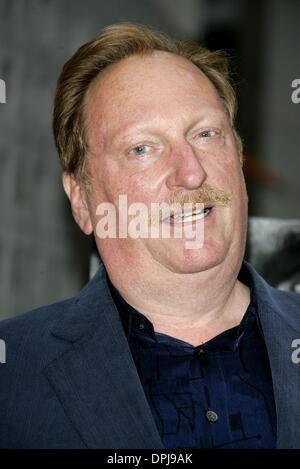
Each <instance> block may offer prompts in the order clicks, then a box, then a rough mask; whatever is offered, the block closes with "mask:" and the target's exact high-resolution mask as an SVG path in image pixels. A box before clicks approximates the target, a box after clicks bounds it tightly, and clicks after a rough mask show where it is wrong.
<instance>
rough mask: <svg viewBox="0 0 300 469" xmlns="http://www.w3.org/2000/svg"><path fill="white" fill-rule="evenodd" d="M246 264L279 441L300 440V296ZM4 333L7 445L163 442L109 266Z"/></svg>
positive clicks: (1, 367)
mask: <svg viewBox="0 0 300 469" xmlns="http://www.w3.org/2000/svg"><path fill="white" fill-rule="evenodd" d="M244 265H245V268H246V269H248V270H249V273H250V275H251V276H252V279H253V282H254V283H255V288H256V290H257V293H258V314H259V317H260V320H261V324H262V328H263V332H264V336H265V341H266V346H267V350H268V354H269V358H270V365H271V371H272V377H273V385H274V395H275V402H276V410H277V448H300V424H299V422H300V363H299V364H298V360H295V359H294V360H292V354H293V352H294V355H293V357H294V358H295V353H296V355H297V349H295V348H293V346H292V343H293V341H294V340H295V339H300V295H297V294H295V293H288V292H283V291H279V290H276V289H274V288H272V287H270V286H269V285H268V284H267V283H266V282H265V281H264V280H263V279H262V278H261V277H260V276H259V275H258V274H257V272H256V271H255V270H254V269H253V268H252V267H251V266H250V265H249V264H247V263H245V264H244ZM0 339H3V340H5V342H6V351H7V356H6V363H4V364H0V375H1V378H0V447H1V448H107V449H121V448H128V449H132V448H156V449H162V448H163V445H162V441H161V439H160V435H159V433H158V430H157V428H156V425H155V423H154V420H153V417H152V414H151V410H150V408H149V405H148V402H147V399H146V397H145V394H144V391H143V388H142V385H141V383H140V380H139V377H138V374H137V371H136V368H135V365H134V362H133V359H132V357H131V353H130V349H129V346H128V343H127V339H126V337H125V333H124V331H123V327H122V324H121V320H120V317H119V313H118V311H117V309H116V307H115V305H114V303H113V300H112V298H111V295H110V291H109V288H108V285H107V281H106V275H105V270H104V268H103V266H101V267H100V268H99V270H98V272H97V274H96V275H95V276H94V278H93V279H92V280H91V281H90V282H89V283H88V284H87V285H86V286H85V288H84V289H83V290H82V291H81V292H80V293H79V294H78V295H77V296H75V297H74V298H71V299H69V300H66V301H63V302H59V303H56V304H53V305H49V306H45V307H42V308H39V309H36V310H34V311H31V312H29V313H25V314H22V315H19V316H16V317H14V318H12V319H8V320H5V321H2V322H1V323H0ZM299 344H300V341H299ZM293 345H294V346H295V342H294V343H293ZM299 356H300V353H299ZM296 358H297V357H296Z"/></svg>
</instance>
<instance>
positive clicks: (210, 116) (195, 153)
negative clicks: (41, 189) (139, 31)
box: [84, 52, 247, 273]
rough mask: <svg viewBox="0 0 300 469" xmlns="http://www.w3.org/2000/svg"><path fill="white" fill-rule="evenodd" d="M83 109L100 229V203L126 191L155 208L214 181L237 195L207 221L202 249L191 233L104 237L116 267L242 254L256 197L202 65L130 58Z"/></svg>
mask: <svg viewBox="0 0 300 469" xmlns="http://www.w3.org/2000/svg"><path fill="white" fill-rule="evenodd" d="M84 114H85V119H86V124H87V128H86V129H87V130H86V136H87V141H88V145H89V154H88V155H87V161H88V165H89V170H90V173H91V175H92V180H91V192H90V193H89V194H88V196H87V197H88V199H87V204H88V209H89V216H90V219H91V224H92V226H93V229H94V232H95V230H96V225H97V223H98V221H99V217H97V215H96V208H97V206H98V204H100V203H101V202H110V203H113V204H115V205H116V203H117V201H118V196H119V195H120V194H126V195H127V201H128V205H130V204H131V203H133V202H142V203H144V204H146V205H147V206H148V207H149V208H150V204H151V203H153V202H157V203H161V202H168V201H170V200H174V197H175V199H176V196H178V194H181V195H182V196H183V197H185V196H190V195H195V196H197V194H198V192H199V191H200V192H201V190H202V188H203V187H206V186H209V187H211V188H213V189H216V190H219V191H223V192H225V193H226V194H228V195H229V196H230V202H229V204H228V205H227V206H225V207H224V206H218V205H215V206H214V207H213V208H212V210H211V211H210V212H209V214H208V215H207V216H206V217H205V218H204V244H203V246H202V247H201V248H199V249H187V247H186V246H187V245H186V239H185V238H184V237H183V238H182V239H174V238H173V239H153V238H151V237H149V238H138V239H132V238H131V237H127V238H118V237H117V238H115V239H109V238H106V239H99V238H98V237H97V236H96V242H97V245H98V249H99V251H100V254H101V257H102V259H103V261H104V263H105V265H106V266H107V267H108V268H109V270H110V269H112V268H118V266H120V265H124V263H125V264H126V265H131V266H133V267H134V266H135V265H139V266H141V265H143V266H144V267H145V269H147V268H151V266H154V265H155V267H156V268H157V267H158V266H159V267H160V268H162V269H163V270H164V269H168V270H169V271H172V272H177V273H193V272H200V271H203V270H207V269H209V268H211V267H214V266H216V265H218V264H220V263H222V262H223V261H224V260H225V259H226V258H227V257H228V256H229V257H230V256H232V257H233V258H238V259H240V258H241V256H242V255H243V249H244V242H245V230H246V212H247V195H246V189H245V185H244V178H243V174H242V170H241V165H240V160H239V155H238V151H237V146H236V142H235V139H234V135H233V132H232V129H231V126H230V123H229V119H228V116H227V114H226V112H225V110H224V107H223V104H222V102H221V100H220V98H219V96H218V93H217V91H216V90H215V88H214V86H213V85H212V84H211V82H210V81H209V80H208V79H207V78H206V76H205V75H204V74H203V73H202V72H201V71H200V70H199V69H198V68H197V67H196V66H194V65H193V64H192V63H190V62H189V61H187V60H185V59H183V58H180V57H178V56H175V55H173V54H169V53H166V52H155V53H154V54H151V55H146V56H132V57H129V58H127V59H124V60H123V61H121V62H119V63H117V64H114V65H112V66H110V67H108V68H107V69H106V70H105V71H104V72H103V73H101V74H100V75H99V76H98V77H97V78H96V79H95V80H94V82H93V83H92V84H91V86H90V87H89V89H88V92H87V95H86V97H85V110H84ZM197 201H198V202H201V198H200V199H197ZM210 205H211V204H210ZM117 214H118V209H117Z"/></svg>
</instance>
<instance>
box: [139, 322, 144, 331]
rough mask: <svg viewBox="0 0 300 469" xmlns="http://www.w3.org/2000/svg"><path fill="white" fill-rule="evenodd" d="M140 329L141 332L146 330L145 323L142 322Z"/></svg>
mask: <svg viewBox="0 0 300 469" xmlns="http://www.w3.org/2000/svg"><path fill="white" fill-rule="evenodd" d="M139 328H140V329H141V331H143V330H144V329H145V324H144V323H143V322H140V323H139Z"/></svg>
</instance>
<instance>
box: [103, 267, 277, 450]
mask: <svg viewBox="0 0 300 469" xmlns="http://www.w3.org/2000/svg"><path fill="white" fill-rule="evenodd" d="M240 276H242V274H240ZM242 281H243V283H246V282H247V279H245V278H244V279H243V280H242ZM248 281H249V278H248ZM246 284H247V283H246ZM109 286H110V290H111V293H112V296H113V299H114V301H115V304H116V306H117V309H118V311H119V313H120V316H121V320H122V323H123V327H124V330H125V333H126V336H127V339H128V342H129V346H130V349H131V352H132V356H133V359H134V362H135V365H136V368H137V372H138V374H139V377H140V380H141V383H142V385H143V388H144V391H145V395H146V397H147V400H148V403H149V406H150V408H151V411H152V414H153V417H154V420H155V422H156V425H157V428H158V431H159V433H160V435H161V438H162V442H163V444H164V446H165V448H275V447H276V412H275V403H274V394H273V386H272V378H271V372H270V366H269V360H268V355H267V350H266V346H265V342H264V338H263V333H262V329H261V325H260V322H259V317H258V314H257V308H256V293H255V291H254V289H253V285H251V284H248V286H249V287H250V289H251V303H250V305H249V307H248V309H247V311H246V313H245V315H244V317H243V319H242V321H241V323H240V325H239V326H236V327H233V328H231V329H228V330H226V331H224V332H222V333H221V334H219V335H218V336H216V337H214V338H213V339H211V340H209V341H207V342H206V343H204V344H201V345H199V346H197V347H194V346H193V345H191V344H189V343H187V342H184V341H182V340H179V339H176V338H174V337H171V336H169V335H166V334H162V333H158V332H155V331H154V329H153V325H152V323H151V322H150V321H149V320H148V319H147V318H146V317H145V316H144V315H143V314H141V313H139V312H138V311H136V310H135V309H134V308H132V307H131V306H130V305H129V304H128V303H127V302H126V301H125V300H124V299H123V298H122V297H121V295H120V294H119V293H118V291H117V290H116V289H115V287H114V286H113V285H112V284H111V283H110V282H109Z"/></svg>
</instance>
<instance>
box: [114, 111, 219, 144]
mask: <svg viewBox="0 0 300 469" xmlns="http://www.w3.org/2000/svg"><path fill="white" fill-rule="evenodd" d="M208 115H209V116H210V117H211V116H212V115H213V116H217V118H218V119H219V120H224V118H225V117H226V113H225V112H224V111H222V110H220V109H214V110H213V109H211V110H210V111H209V112H208V111H207V110H205V111H203V113H200V114H198V115H197V116H195V117H194V118H193V119H192V121H191V123H190V125H189V127H188V131H189V130H190V129H192V128H193V127H194V126H195V125H197V123H201V121H204V120H205V119H206V118H207V117H208ZM158 120H165V119H164V118H157V119H152V121H149V122H148V123H144V124H141V125H139V124H138V123H137V124H135V123H130V124H128V125H126V126H122V127H120V128H118V129H117V130H116V131H114V132H113V134H112V136H111V137H112V139H113V140H121V139H124V140H125V139H126V138H131V137H132V136H133V135H132V134H133V133H135V134H142V133H149V132H151V133H153V131H155V129H154V128H155V127H157V128H156V130H157V129H158V130H159V128H160V126H159V122H157V121H158ZM155 121H156V122H155Z"/></svg>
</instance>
